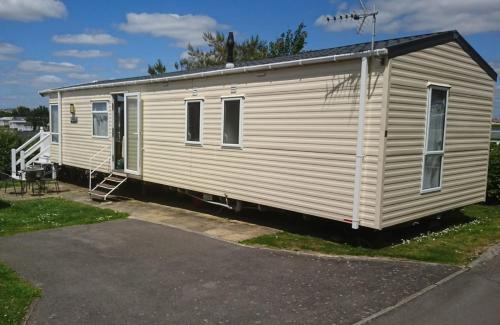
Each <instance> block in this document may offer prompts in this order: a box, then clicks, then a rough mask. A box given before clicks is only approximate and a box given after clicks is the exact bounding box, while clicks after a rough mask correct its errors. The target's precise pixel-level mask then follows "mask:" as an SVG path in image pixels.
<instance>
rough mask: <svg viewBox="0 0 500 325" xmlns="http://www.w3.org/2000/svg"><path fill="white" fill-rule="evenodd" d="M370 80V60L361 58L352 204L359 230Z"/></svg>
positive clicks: (353, 216) (353, 223)
mask: <svg viewBox="0 0 500 325" xmlns="http://www.w3.org/2000/svg"><path fill="white" fill-rule="evenodd" d="M367 80H368V58H367V57H366V56H364V57H362V58H361V80H360V83H359V112H358V134H357V143H356V169H355V171H354V193H353V202H352V229H358V228H359V205H360V199H361V173H362V167H363V158H364V156H365V155H364V146H365V141H364V140H365V139H364V136H365V111H366V89H367V87H368V85H367Z"/></svg>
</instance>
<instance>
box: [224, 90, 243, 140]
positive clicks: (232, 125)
mask: <svg viewBox="0 0 500 325" xmlns="http://www.w3.org/2000/svg"><path fill="white" fill-rule="evenodd" d="M239 143H240V101H239V100H226V101H224V132H223V144H239Z"/></svg>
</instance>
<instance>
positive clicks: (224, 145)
mask: <svg viewBox="0 0 500 325" xmlns="http://www.w3.org/2000/svg"><path fill="white" fill-rule="evenodd" d="M226 101H239V102H240V116H239V129H238V143H224V126H225V124H224V120H225V113H226V110H225V105H226V104H225V103H226ZM244 102H245V96H244V95H234V96H221V103H222V108H221V109H222V111H221V128H220V142H221V147H222V148H237V149H242V148H243V112H244Z"/></svg>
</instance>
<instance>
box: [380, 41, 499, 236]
mask: <svg viewBox="0 0 500 325" xmlns="http://www.w3.org/2000/svg"><path fill="white" fill-rule="evenodd" d="M390 71H391V73H390V82H389V84H390V90H389V98H388V116H387V141H386V151H385V152H386V156H385V171H384V182H383V206H382V226H383V227H386V226H390V225H394V224H398V223H401V222H404V221H408V220H412V219H416V218H419V217H423V216H427V215H431V214H434V213H439V212H442V211H445V210H449V209H452V208H457V207H461V206H465V205H467V204H471V203H475V202H481V201H483V200H484V198H485V191H486V178H487V168H488V162H487V161H488V153H489V136H490V134H489V131H490V121H491V113H492V106H493V105H492V101H493V89H494V82H493V81H492V80H491V78H490V77H489V76H488V75H487V74H486V73H485V72H484V70H483V69H482V68H481V67H479V66H478V65H477V63H476V62H475V61H473V60H472V59H471V58H470V56H469V55H468V54H467V53H466V52H464V51H463V50H462V48H461V47H460V46H459V45H458V44H457V43H455V42H450V43H447V44H443V45H439V46H436V47H433V48H429V49H425V50H421V51H417V52H413V53H410V54H406V55H402V56H400V57H396V58H394V59H391V61H390ZM428 82H434V83H442V84H449V85H450V86H451V89H450V91H449V102H448V116H447V129H446V139H445V153H444V164H443V181H442V190H441V191H439V192H433V193H426V194H421V193H420V188H421V178H422V154H423V148H424V136H425V114H426V105H427V83H428Z"/></svg>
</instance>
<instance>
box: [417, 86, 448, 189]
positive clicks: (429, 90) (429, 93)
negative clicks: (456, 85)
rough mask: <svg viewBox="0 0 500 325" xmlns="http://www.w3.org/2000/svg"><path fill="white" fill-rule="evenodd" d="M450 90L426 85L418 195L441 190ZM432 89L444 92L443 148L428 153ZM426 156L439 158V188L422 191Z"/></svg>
mask: <svg viewBox="0 0 500 325" xmlns="http://www.w3.org/2000/svg"><path fill="white" fill-rule="evenodd" d="M450 88H451V86H449V85H444V84H438V83H430V82H429V83H427V107H426V110H425V134H424V150H423V153H422V177H421V182H420V193H421V194H425V193H432V192H439V191H441V189H442V187H443V166H444V153H445V147H446V127H447V125H448V106H449V104H448V102H449V97H450ZM434 89H436V90H441V91H445V92H446V105H445V111H444V126H443V147H442V149H441V150H433V151H429V150H428V149H427V146H428V142H429V141H428V140H429V131H430V129H429V124H430V113H431V101H432V91H433V90H434ZM427 156H440V157H441V166H440V171H439V186H437V187H432V188H426V189H424V178H425V158H426V157H427Z"/></svg>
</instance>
